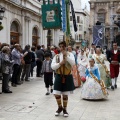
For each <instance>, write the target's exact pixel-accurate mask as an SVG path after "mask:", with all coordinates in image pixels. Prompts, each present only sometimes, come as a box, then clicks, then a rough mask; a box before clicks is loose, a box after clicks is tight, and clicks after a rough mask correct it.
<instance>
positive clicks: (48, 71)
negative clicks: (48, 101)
mask: <svg viewBox="0 0 120 120" xmlns="http://www.w3.org/2000/svg"><path fill="white" fill-rule="evenodd" d="M51 63H52V59H51V58H50V53H49V52H46V53H45V60H44V61H43V65H42V73H44V82H45V87H46V88H47V93H46V95H49V94H50V92H51V93H52V92H53V87H52V86H53V70H52V68H51ZM49 87H50V89H49Z"/></svg>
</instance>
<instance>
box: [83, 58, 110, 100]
mask: <svg viewBox="0 0 120 120" xmlns="http://www.w3.org/2000/svg"><path fill="white" fill-rule="evenodd" d="M107 95H108V92H107V90H106V88H105V85H104V82H103V81H102V80H101V79H100V73H99V69H98V67H97V66H96V65H95V61H94V59H93V58H92V57H91V58H89V66H88V67H87V70H86V82H85V83H84V84H83V87H82V90H81V97H82V98H83V99H90V100H97V99H104V98H106V97H107Z"/></svg>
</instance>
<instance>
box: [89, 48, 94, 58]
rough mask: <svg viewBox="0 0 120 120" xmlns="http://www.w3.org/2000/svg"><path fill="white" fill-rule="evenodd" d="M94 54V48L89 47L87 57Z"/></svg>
mask: <svg viewBox="0 0 120 120" xmlns="http://www.w3.org/2000/svg"><path fill="white" fill-rule="evenodd" d="M94 54H95V50H94V49H93V48H91V49H90V51H89V54H88V59H89V58H90V57H92V56H93V55H94Z"/></svg>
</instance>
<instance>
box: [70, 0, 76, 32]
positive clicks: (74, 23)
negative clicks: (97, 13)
mask: <svg viewBox="0 0 120 120" xmlns="http://www.w3.org/2000/svg"><path fill="white" fill-rule="evenodd" d="M70 4H71V13H72V18H73V26H74V31H75V32H77V25H76V17H75V11H74V7H73V3H72V1H70Z"/></svg>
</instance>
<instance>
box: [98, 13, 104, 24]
mask: <svg viewBox="0 0 120 120" xmlns="http://www.w3.org/2000/svg"><path fill="white" fill-rule="evenodd" d="M98 21H100V22H101V23H105V14H104V13H99V14H98Z"/></svg>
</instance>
